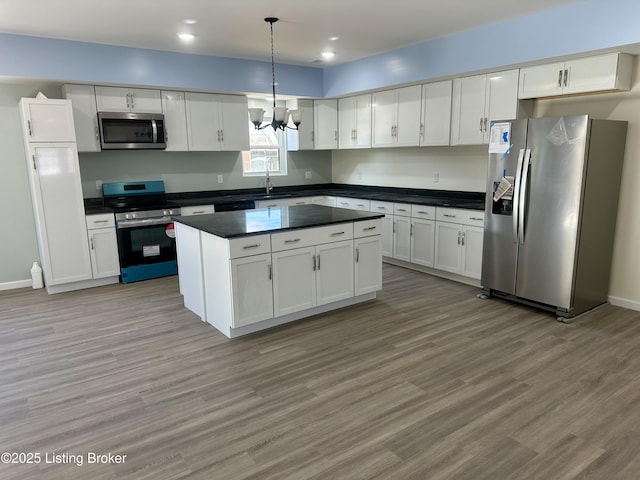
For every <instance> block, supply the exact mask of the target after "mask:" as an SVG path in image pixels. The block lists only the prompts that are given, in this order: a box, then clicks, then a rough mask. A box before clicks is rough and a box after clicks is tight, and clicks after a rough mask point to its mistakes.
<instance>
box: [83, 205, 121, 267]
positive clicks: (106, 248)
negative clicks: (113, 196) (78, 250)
mask: <svg viewBox="0 0 640 480" xmlns="http://www.w3.org/2000/svg"><path fill="white" fill-rule="evenodd" d="M86 220H87V233H88V237H89V256H90V258H91V271H92V273H93V278H107V277H114V276H115V277H117V276H118V275H120V260H119V257H118V238H117V236H116V227H115V220H114V217H113V214H110V213H109V214H99V215H87V218H86Z"/></svg>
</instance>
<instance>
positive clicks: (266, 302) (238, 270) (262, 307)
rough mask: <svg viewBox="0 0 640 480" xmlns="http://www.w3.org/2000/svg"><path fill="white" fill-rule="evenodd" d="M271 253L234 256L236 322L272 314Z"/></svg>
mask: <svg viewBox="0 0 640 480" xmlns="http://www.w3.org/2000/svg"><path fill="white" fill-rule="evenodd" d="M272 278H273V275H272V269H271V254H270V253H265V254H262V255H252V256H250V257H242V258H234V259H233V260H231V279H232V287H231V296H232V298H233V326H234V327H241V326H243V325H249V324H251V323H255V322H259V321H262V320H267V319H269V318H272V317H273V291H272V283H273V282H272Z"/></svg>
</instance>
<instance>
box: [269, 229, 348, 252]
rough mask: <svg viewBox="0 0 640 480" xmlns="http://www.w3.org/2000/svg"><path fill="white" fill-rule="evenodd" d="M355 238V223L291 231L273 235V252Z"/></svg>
mask: <svg viewBox="0 0 640 480" xmlns="http://www.w3.org/2000/svg"><path fill="white" fill-rule="evenodd" d="M352 238H353V223H339V224H336V225H327V226H326V227H316V228H307V229H302V230H291V231H288V232H282V233H274V234H272V235H271V251H272V252H280V251H282V250H291V249H293V248H302V247H309V246H312V245H321V244H323V243H331V242H339V241H340V240H351V239H352Z"/></svg>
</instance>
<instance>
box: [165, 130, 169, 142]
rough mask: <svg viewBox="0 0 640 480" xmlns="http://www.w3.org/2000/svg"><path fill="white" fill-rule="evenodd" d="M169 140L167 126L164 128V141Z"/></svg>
mask: <svg viewBox="0 0 640 480" xmlns="http://www.w3.org/2000/svg"><path fill="white" fill-rule="evenodd" d="M168 141H169V130H167V129H166V128H165V129H164V143H167V142H168Z"/></svg>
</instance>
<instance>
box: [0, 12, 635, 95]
mask: <svg viewBox="0 0 640 480" xmlns="http://www.w3.org/2000/svg"><path fill="white" fill-rule="evenodd" d="M639 19H640V1H638V0H585V1H581V2H577V3H575V4H572V5H569V6H566V7H562V8H558V9H554V10H549V11H546V12H542V13H538V14H534V15H529V16H526V17H521V18H517V19H514V20H509V21H506V22H501V23H497V24H494V25H490V26H486V27H482V28H476V29H473V30H469V31H466V32H462V33H459V34H455V35H451V36H448V37H444V38H441V39H437V40H432V41H429V42H424V43H420V44H417V45H413V46H410V47H405V48H401V49H397V50H394V51H392V52H388V53H384V54H379V55H374V56H371V57H367V58H364V59H361V60H358V61H354V62H349V63H346V64H342V65H335V66H331V67H327V68H325V69H320V68H312V67H299V66H292V65H283V64H279V65H277V67H276V68H277V72H276V74H277V80H278V82H279V85H278V93H280V94H287V95H295V96H301V97H323V96H326V97H334V96H340V95H347V94H350V93H355V92H360V91H365V90H373V89H379V88H384V87H389V86H393V85H399V84H403V83H412V82H419V81H425V80H431V79H436V78H441V77H449V76H455V75H461V74H465V73H470V72H474V71H482V70H496V69H500V68H508V67H510V66H513V65H518V64H522V63H527V62H534V61H540V60H544V59H548V58H553V57H559V56H566V55H573V54H579V53H584V52H592V51H597V50H602V49H610V48H617V47H620V46H624V45H628V44H634V43H640V20H639ZM0 59H1V61H0V76H9V77H18V78H36V79H46V80H57V81H61V82H65V81H67V82H84V83H96V84H100V83H113V84H129V85H147V86H150V87H163V88H174V89H186V90H200V91H216V92H230V93H231V92H256V93H269V92H270V90H271V69H270V64H269V63H268V62H257V61H249V60H240V59H229V58H221V57H210V56H204V55H191V54H183V53H172V52H162V51H156V50H145V49H138V48H127V47H118V46H110V45H100V44H90V43H82V42H72V41H66V40H52V39H44V38H38V37H26V36H18V35H8V34H0Z"/></svg>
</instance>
